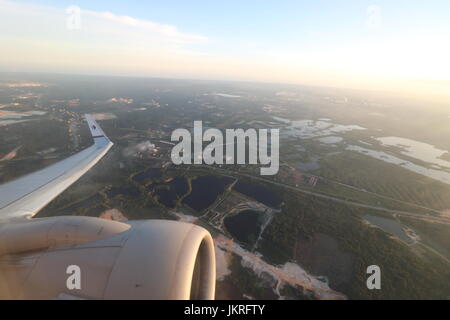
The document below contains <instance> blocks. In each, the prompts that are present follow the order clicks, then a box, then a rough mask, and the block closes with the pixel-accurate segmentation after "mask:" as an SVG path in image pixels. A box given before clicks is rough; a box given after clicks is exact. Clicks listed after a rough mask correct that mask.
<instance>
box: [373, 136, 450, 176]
mask: <svg viewBox="0 0 450 320" xmlns="http://www.w3.org/2000/svg"><path fill="white" fill-rule="evenodd" d="M376 140H378V141H379V142H381V143H382V144H383V145H385V146H393V147H398V148H400V149H402V150H403V151H402V152H401V153H402V154H404V155H407V156H409V157H411V158H415V159H419V160H421V161H424V162H428V163H431V164H435V165H437V166H440V167H444V168H450V162H449V161H445V160H443V159H439V158H440V157H442V156H443V155H444V154H446V153H447V152H448V151H447V150H440V149H437V148H436V147H435V146H432V145H430V144H428V143H424V142H419V141H416V140H411V139H406V138H399V137H383V138H377V139H376Z"/></svg>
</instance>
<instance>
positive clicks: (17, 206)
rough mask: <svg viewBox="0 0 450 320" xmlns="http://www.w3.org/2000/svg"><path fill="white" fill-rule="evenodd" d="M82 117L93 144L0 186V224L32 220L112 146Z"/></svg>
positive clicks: (97, 129) (92, 120)
mask: <svg viewBox="0 0 450 320" xmlns="http://www.w3.org/2000/svg"><path fill="white" fill-rule="evenodd" d="M85 117H86V120H87V123H88V125H89V129H90V130H91V134H92V137H93V139H94V145H93V146H91V147H89V148H87V149H85V150H83V151H81V152H79V153H77V154H75V155H73V156H71V157H69V158H67V159H64V160H62V161H60V162H58V163H55V164H53V165H51V166H49V167H47V168H44V169H42V170H40V171H36V172H33V173H31V174H29V175H27V176H24V177H22V178H19V179H17V180H14V181H11V182H8V183H6V184H3V185H0V221H1V220H8V219H15V218H22V217H33V216H34V215H36V214H37V213H38V212H39V210H41V209H42V208H43V207H45V206H46V205H47V204H48V203H49V202H50V201H52V200H53V199H54V198H56V197H57V196H58V195H59V194H60V193H62V192H63V191H64V190H66V189H67V188H68V187H69V186H70V185H72V184H73V183H74V182H75V181H77V180H78V179H79V178H80V177H81V176H82V175H83V174H84V173H86V171H88V170H89V169H90V168H92V167H93V166H94V165H95V164H96V163H97V162H98V161H99V160H100V159H101V158H102V157H103V156H104V155H105V154H106V153H107V152H108V150H109V149H110V148H111V147H112V146H113V143H112V142H111V141H110V140H109V139H108V137H107V136H106V135H105V133H104V132H103V130H102V129H101V128H100V126H99V125H98V124H97V122H95V121H94V119H92V117H91V116H90V115H86V116H85Z"/></svg>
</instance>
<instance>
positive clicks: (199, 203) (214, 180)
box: [183, 176, 234, 212]
mask: <svg viewBox="0 0 450 320" xmlns="http://www.w3.org/2000/svg"><path fill="white" fill-rule="evenodd" d="M233 181H234V179H233V178H228V177H216V176H202V177H198V178H196V179H195V180H193V181H192V192H191V193H190V194H189V195H188V196H187V197H186V198H184V200H183V203H184V204H186V205H188V206H189V207H191V208H192V209H194V210H196V211H198V212H201V211H203V210H205V209H206V208H208V207H209V206H210V205H212V204H213V203H214V201H216V199H217V197H218V196H219V195H221V194H222V193H223V192H224V191H225V188H226V187H227V186H228V185H230V184H231V183H232V182H233Z"/></svg>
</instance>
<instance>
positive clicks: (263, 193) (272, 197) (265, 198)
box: [234, 180, 282, 208]
mask: <svg viewBox="0 0 450 320" xmlns="http://www.w3.org/2000/svg"><path fill="white" fill-rule="evenodd" d="M234 190H236V191H238V192H240V193H242V194H244V195H246V196H248V197H250V198H253V199H255V200H256V201H259V202H261V203H263V204H265V205H266V206H268V207H272V208H278V207H279V206H280V205H281V202H282V198H281V197H280V196H279V195H278V194H276V193H275V192H274V191H272V190H271V189H269V188H267V187H265V186H263V185H261V184H257V183H254V182H250V181H244V180H239V181H238V183H236V185H235V186H234Z"/></svg>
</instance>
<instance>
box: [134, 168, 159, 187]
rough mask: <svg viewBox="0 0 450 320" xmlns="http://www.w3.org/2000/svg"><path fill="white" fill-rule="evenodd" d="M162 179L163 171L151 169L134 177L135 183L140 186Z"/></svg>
mask: <svg viewBox="0 0 450 320" xmlns="http://www.w3.org/2000/svg"><path fill="white" fill-rule="evenodd" d="M161 177H162V172H161V169H158V168H149V169H147V170H145V171H144V172H141V173H138V174H136V175H135V176H134V177H133V181H135V182H138V183H140V184H145V183H146V182H147V181H149V180H152V179H158V178H161Z"/></svg>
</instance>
